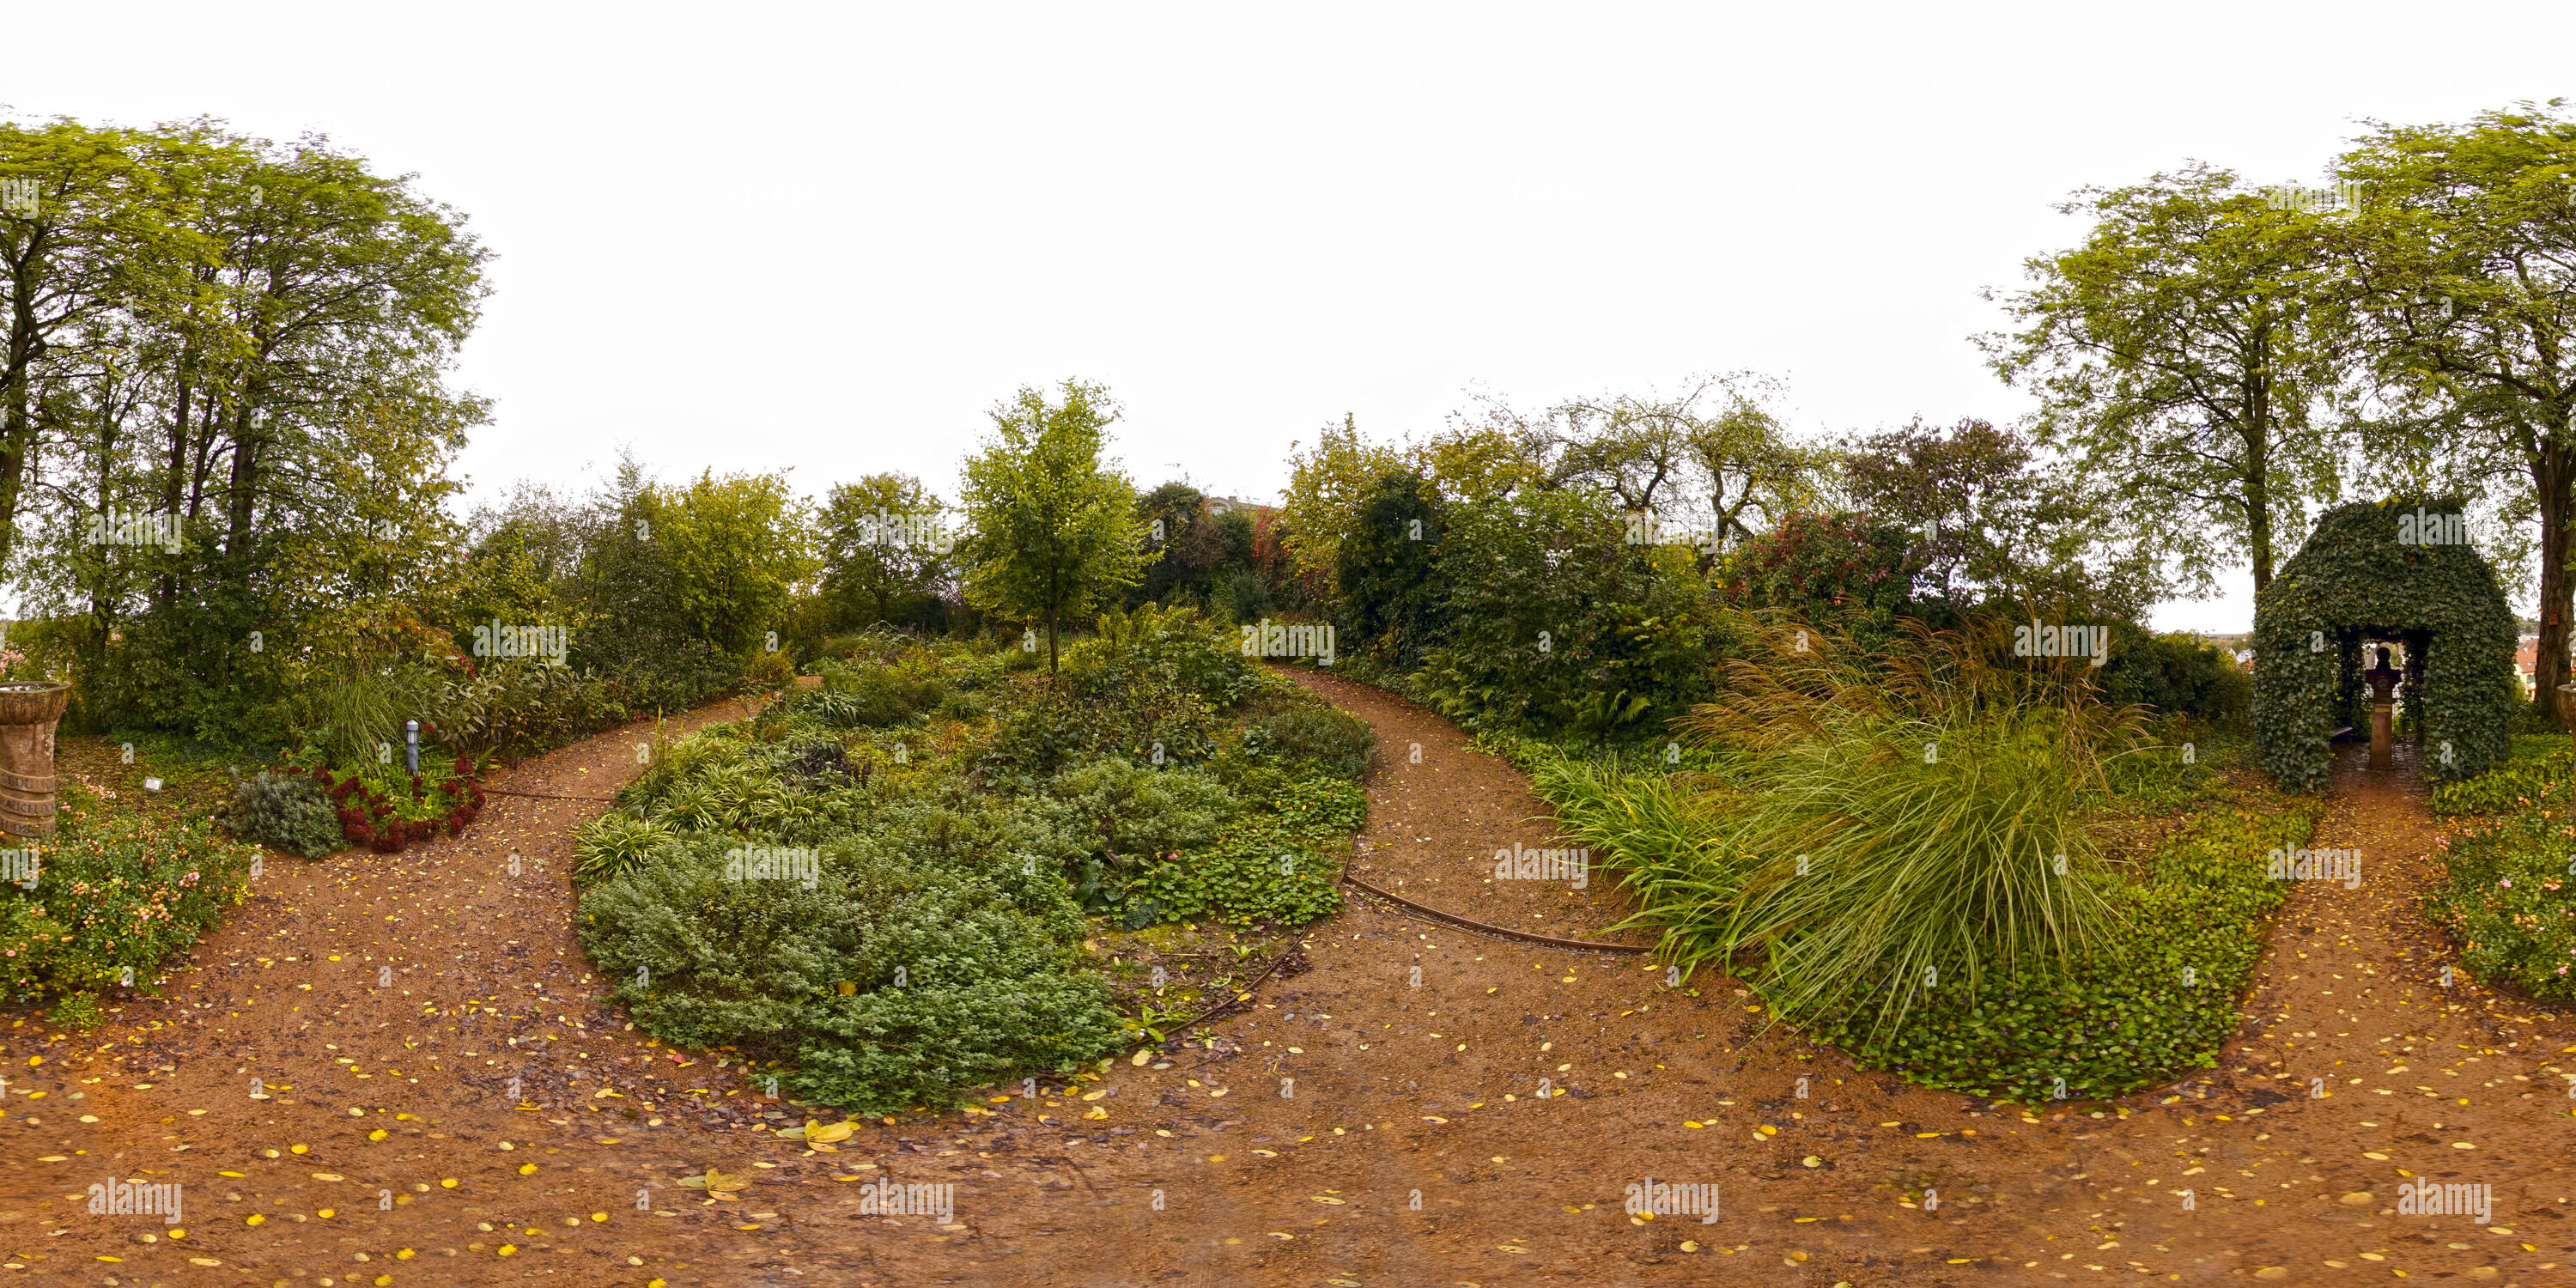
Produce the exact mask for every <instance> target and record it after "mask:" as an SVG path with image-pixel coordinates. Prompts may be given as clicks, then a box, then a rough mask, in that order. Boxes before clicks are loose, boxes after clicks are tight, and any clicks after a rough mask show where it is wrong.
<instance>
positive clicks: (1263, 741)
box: [1241, 703, 1377, 782]
mask: <svg viewBox="0 0 2576 1288" xmlns="http://www.w3.org/2000/svg"><path fill="white" fill-rule="evenodd" d="M1241 754H1242V755H1244V756H1245V757H1247V758H1252V759H1259V760H1267V761H1273V762H1278V763H1284V764H1287V765H1290V766H1295V767H1298V768H1304V769H1311V770H1314V771H1316V772H1319V773H1325V774H1330V775H1332V776H1333V777H1335V778H1347V779H1349V780H1351V781H1353V782H1357V781H1359V780H1360V779H1361V778H1362V777H1364V776H1366V775H1367V773H1368V767H1369V761H1370V760H1371V759H1372V758H1374V757H1375V756H1376V754H1377V731H1376V730H1374V729H1371V728H1370V727H1369V725H1368V722H1367V721H1365V720H1362V719H1360V718H1359V717H1357V716H1354V715H1352V714H1350V713H1349V712H1347V711H1343V710H1341V709H1339V708H1336V707H1328V706H1324V705H1321V704H1313V705H1309V704H1306V703H1299V704H1297V705H1294V706H1291V707H1289V708H1287V709H1286V710H1284V711H1278V712H1274V713H1272V714H1270V715H1267V716H1263V717H1262V718H1260V719H1258V720H1255V721H1253V722H1252V724H1251V725H1250V727H1248V728H1246V729H1245V730H1244V731H1243V743H1242V747H1241Z"/></svg>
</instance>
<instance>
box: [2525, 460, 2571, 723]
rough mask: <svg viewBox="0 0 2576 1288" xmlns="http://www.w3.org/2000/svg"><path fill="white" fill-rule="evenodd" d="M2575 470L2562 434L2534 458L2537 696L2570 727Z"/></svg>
mask: <svg viewBox="0 0 2576 1288" xmlns="http://www.w3.org/2000/svg"><path fill="white" fill-rule="evenodd" d="M2571 469H2576V449H2571V448H2570V447H2568V446H2565V445H2563V444H2562V443H2561V442H2560V441H2559V437H2558V436H2557V435H2552V436H2550V437H2548V438H2544V439H2543V440H2541V442H2540V444H2539V451H2537V452H2535V453H2533V455H2532V458H2531V481H2532V486H2533V489H2534V492H2535V494H2536V496H2537V497H2538V499H2539V502H2540V655H2539V657H2538V658H2537V659H2535V661H2534V663H2533V665H2532V680H2533V683H2534V688H2533V691H2532V697H2533V698H2534V699H2535V700H2537V701H2538V702H2539V704H2540V709H2541V710H2542V711H2543V712H2545V713H2547V715H2548V717H2549V722H2550V723H2551V724H2554V725H2558V726H2560V727H2562V728H2563V727H2565V726H2566V717H2565V714H2564V713H2563V712H2561V711H2560V710H2559V706H2560V701H2561V700H2560V696H2559V693H2558V686H2560V685H2562V684H2565V683H2567V614H2568V609H2569V603H2568V598H2569V591H2570V589H2571V587H2570V586H2569V583H2568V580H2567V555H2568V549H2567V541H2568V536H2569V532H2568V519H2569V517H2570V516H2569V513H2568V512H2569V509H2570V504H2569V502H2570V500H2571V498H2570V496H2569V493H2568V484H2569V482H2570V481H2571Z"/></svg>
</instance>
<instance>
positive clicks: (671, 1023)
mask: <svg viewBox="0 0 2576 1288" xmlns="http://www.w3.org/2000/svg"><path fill="white" fill-rule="evenodd" d="M889 823H890V826H888V827H886V828H884V829H882V830H880V831H879V832H878V833H877V834H876V835H874V836H871V837H868V838H866V839H865V840H855V841H852V842H847V843H842V844H836V845H832V846H827V847H824V848H823V849H822V853H821V856H820V859H821V880H820V883H819V885H818V886H817V887H816V888H815V889H812V890H807V889H805V888H804V887H803V886H802V885H800V884H798V883H795V882H792V881H740V880H735V881H728V880H725V879H724V875H725V854H726V851H727V850H728V849H729V848H732V847H733V846H737V845H739V844H740V841H739V840H734V839H730V838H723V837H712V838H701V839H694V840H688V841H681V842H675V843H672V844H669V845H665V846H662V847H660V848H658V849H656V850H654V851H653V852H652V854H651V856H650V858H649V859H648V860H647V861H646V862H643V863H641V864H639V865H638V866H637V867H636V868H635V869H634V870H633V871H631V872H629V873H628V874H627V875H625V876H623V877H620V878H617V879H615V880H611V881H607V882H605V883H603V884H600V885H597V886H594V887H592V888H591V889H590V890H589V891H588V892H587V893H585V894H584V895H583V896H582V901H581V920H580V924H579V930H580V933H581V937H582V941H583V944H584V946H585V947H586V948H588V949H589V951H590V954H591V957H592V959H593V960H594V961H596V962H597V963H598V964H599V967H600V969H601V970H603V971H605V972H607V973H608V974H609V975H611V976H612V977H614V978H618V979H620V980H622V981H624V982H623V983H621V985H620V986H619V989H618V995H619V997H620V998H621V999H622V1000H624V1001H625V1002H626V1003H627V1005H628V1006H629V1008H630V1009H631V1011H632V1013H633V1014H634V1016H635V1019H636V1022H637V1023H638V1024H639V1025H641V1026H642V1027H644V1028H645V1029H646V1030H647V1031H649V1032H651V1033H653V1034H655V1035H656V1036H659V1037H661V1038H663V1039H664V1040H666V1041H670V1042H674V1043H678V1044H681V1045H685V1046H691V1047H715V1046H731V1047H734V1048H737V1049H739V1050H741V1051H743V1052H745V1053H746V1054H748V1055H751V1056H753V1057H754V1058H758V1059H764V1060H783V1061H786V1062H788V1063H789V1065H790V1066H791V1068H790V1071H789V1072H788V1073H787V1074H786V1075H785V1076H784V1078H783V1080H782V1081H783V1085H784V1086H785V1087H786V1088H787V1089H788V1090H789V1091H790V1093H791V1094H793V1095H795V1096H796V1097H798V1098H800V1099H805V1100H812V1101H818V1102H821V1103H825V1104H830V1105H835V1106H839V1107H841V1108H844V1109H847V1110H852V1111H856V1112H859V1113H867V1114H882V1113H892V1112H896V1111H898V1110H903V1109H908V1108H913V1107H917V1106H924V1105H934V1106H944V1105H948V1104H951V1103H955V1102H957V1101H959V1100H961V1099H962V1098H963V1097H964V1096H965V1094H966V1093H967V1092H969V1091H971V1090H972V1089H973V1088H976V1087H980V1086H987V1085H990V1084H992V1083H994V1082H996V1081H999V1080H1002V1079H1003V1078H1005V1077H1008V1076H1011V1075H1016V1074H1020V1073H1023V1072H1028V1073H1039V1072H1054V1071H1062V1070H1066V1069H1069V1068H1071V1067H1073V1066H1074V1065H1076V1064H1079V1063H1082V1062H1085V1061H1088V1060H1093V1059H1097V1058H1099V1057H1101V1056H1103V1055H1106V1054H1108V1053H1109V1052H1110V1051H1111V1050H1113V1049H1115V1048H1116V1047H1118V1046H1119V1045H1120V1043H1121V1040H1122V1039H1121V1033H1120V1027H1119V1022H1118V1017H1117V1015H1116V1014H1115V1013H1114V1012H1112V1011H1111V1010H1110V1009H1109V1006H1108V1000H1107V999H1108V990H1107V988H1106V987H1105V986H1104V985H1103V984H1102V983H1101V982H1100V981H1099V980H1098V979H1097V978H1096V977H1093V976H1089V975H1084V974H1078V973H1076V972H1075V971H1073V969H1072V966H1073V964H1074V962H1075V960H1076V959H1077V957H1078V951H1079V949H1078V946H1079V944H1080V943H1081V940H1082V935H1083V929H1084V923H1083V921H1082V918H1081V915H1080V913H1079V912H1078V910H1076V909H1075V908H1074V906H1073V904H1072V902H1071V900H1070V899H1069V898H1068V897H1067V895H1066V892H1065V888H1064V883H1063V881H1062V879H1061V878H1060V877H1058V876H1057V875H1056V873H1055V872H1054V871H1053V870H1052V869H1045V868H1041V867H1039V865H1036V864H1033V863H1032V864H1027V865H1026V866H1023V865H1022V864H1020V863H1018V862H1015V861H1013V859H1012V857H1011V856H1010V855H1008V854H1007V853H1003V852H1002V851H1001V849H1000V847H999V846H996V845H994V844H993V842H994V841H995V840H997V839H998V837H997V832H998V830H999V829H996V828H994V827H993V826H992V825H991V820H990V819H989V818H986V819H978V818H976V817H974V816H972V815H969V814H958V813H954V812H947V811H940V810H935V809H934V810H927V811H908V812H905V813H903V814H900V815H898V816H897V817H895V818H893V819H891V820H889ZM844 986H847V987H848V989H849V991H848V992H844V991H842V990H843V988H844Z"/></svg>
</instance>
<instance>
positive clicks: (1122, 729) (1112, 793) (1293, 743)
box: [576, 611, 1373, 1114]
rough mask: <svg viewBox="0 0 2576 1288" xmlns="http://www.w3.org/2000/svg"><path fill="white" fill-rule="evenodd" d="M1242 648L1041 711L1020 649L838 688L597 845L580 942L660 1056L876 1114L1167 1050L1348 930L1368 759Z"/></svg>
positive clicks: (1172, 619) (1159, 644)
mask: <svg viewBox="0 0 2576 1288" xmlns="http://www.w3.org/2000/svg"><path fill="white" fill-rule="evenodd" d="M1230 644H1231V641H1230V640H1228V639H1227V638H1226V637H1225V636H1223V635H1221V634H1219V633H1217V632H1215V631H1214V630H1212V629H1210V628H1209V627H1207V626H1206V625H1205V624H1204V623H1201V622H1199V621H1198V620H1197V618H1196V617H1195V615H1194V614H1190V613H1187V612H1169V613H1164V612H1158V611H1148V612H1143V613H1139V614H1137V615H1136V616H1135V617H1134V618H1132V619H1129V618H1117V617H1113V619H1112V620H1110V621H1109V622H1107V623H1105V624H1104V632H1103V635H1102V637H1101V638H1098V639H1093V640H1085V641H1083V642H1081V643H1079V644H1077V645H1076V646H1074V648H1072V649H1071V650H1069V651H1068V654H1067V657H1066V662H1065V671H1064V673H1063V675H1062V676H1060V677H1057V678H1056V679H1055V680H1053V681H1050V680H1048V679H1047V678H1045V677H1042V676H1039V675H1037V674H1035V673H1034V668H1033V662H1034V658H1033V656H1032V655H1031V654H1030V653H1029V652H1027V651H1025V650H1021V649H1013V648H1008V647H1004V648H999V649H977V648H972V647H966V646H959V645H920V644H913V643H909V642H902V641H887V642H885V644H884V646H883V648H882V649H880V650H878V651H877V652H875V653H874V654H872V655H867V656H861V657H857V658H854V659H852V660H851V661H850V662H849V663H848V664H840V663H830V664H826V665H825V666H824V667H822V668H821V670H822V675H821V678H822V679H823V681H824V683H823V684H822V685H821V686H820V687H818V688H815V689H811V690H804V689H799V690H797V691H794V692H793V693H791V694H790V696H788V697H787V698H786V699H785V700H783V701H781V702H779V703H777V704H775V705H773V706H772V707H771V708H769V709H768V710H766V711H764V712H762V713H761V715H760V716H759V717H758V718H757V719H754V720H751V721H748V722H745V723H742V724H738V725H730V726H723V727H719V728H715V729H710V730H707V731H705V732H703V733H700V734H698V735H695V736H693V737H691V738H688V739H684V740H682V741H680V742H678V743H675V744H673V745H672V746H670V747H669V748H667V749H666V750H665V751H664V752H663V754H662V755H661V757H660V759H659V763H657V764H656V765H654V766H653V767H652V768H651V769H650V770H648V771H646V772H645V773H644V774H642V775H640V776H638V778H637V779H636V780H635V781H634V782H633V783H631V784H629V785H628V787H627V788H626V789H625V790H624V791H622V792H621V793H620V794H619V797H618V801H619V808H618V810H617V811H615V812H613V813H611V814H610V815H608V816H606V817H604V818H602V819H601V820H599V821H598V822H596V823H594V824H592V825H591V826H589V827H587V828H585V829H584V832H583V835H582V841H581V846H580V854H579V863H578V867H577V871H576V880H578V881H579V882H581V883H582V884H583V885H584V886H585V887H586V890H585V893H584V894H583V897H582V902H581V913H580V919H579V922H578V928H579V930H580V932H581V934H582V937H583V941H584V943H585V945H586V946H587V947H588V949H589V950H590V952H591V955H592V957H593V959H594V960H595V961H596V962H597V963H598V964H599V966H600V968H601V969H602V970H603V971H604V972H606V973H608V974H609V975H610V976H611V977H612V978H617V979H619V980H621V981H622V982H621V984H620V987H619V996H620V997H621V998H622V999H623V1000H624V1001H625V1002H626V1003H627V1005H628V1006H629V1008H630V1009H631V1011H632V1013H633V1014H634V1016H635V1019H636V1022H637V1023H638V1024H639V1025H640V1026H641V1027H643V1028H645V1029H646V1030H647V1031H649V1032H651V1033H653V1034H655V1035H656V1036H658V1037H662V1038H665V1039H667V1040H670V1041H672V1042H675V1043H679V1044H683V1045H688V1046H692V1047H705V1048H719V1049H726V1050H729V1051H733V1052H739V1053H741V1054H743V1055H745V1056H747V1057H748V1058H750V1059H752V1060H754V1061H755V1062H756V1063H757V1064H758V1065H759V1066H760V1067H762V1068H764V1069H767V1070H773V1071H775V1073H776V1076H778V1077H779V1079H780V1085H781V1088H782V1091H783V1092H785V1093H786V1094H791V1095H794V1096H797V1097H799V1098H801V1099H805V1100H808V1101H813V1102H818V1103H825V1104H830V1105H834V1106H838V1107H842V1108H846V1109H851V1110H856V1111H859V1112H864V1113H870V1114H881V1113H889V1112H893V1111H896V1110H900V1109H908V1108H914V1107H919V1106H924V1105H940V1104H947V1103H953V1102H955V1101H957V1100H959V1099H960V1098H962V1097H963V1096H965V1095H966V1094H968V1093H969V1092H972V1091H974V1090H976V1089H979V1088H983V1087H988V1086H991V1085H993V1084H995V1083H996V1082H1000V1081H1003V1080H1006V1079H1010V1078H1016V1077H1023V1076H1036V1075H1039V1074H1052V1073H1060V1072H1062V1071H1065V1070H1069V1069H1071V1068H1074V1067H1076V1066H1078V1065H1080V1064H1083V1063H1086V1062H1089V1061H1094V1060H1098V1059H1101V1058H1103V1057H1106V1056H1108V1055H1111V1054H1112V1053H1115V1052H1118V1051H1122V1050H1125V1049H1127V1048H1129V1047H1132V1046H1135V1045H1137V1044H1139V1043H1152V1042H1158V1041H1162V1040H1165V1039H1168V1038H1173V1037H1177V1036H1179V1035H1178V1033H1177V1032H1176V1031H1173V1030H1172V1029H1171V1028H1170V1027H1169V1026H1170V1024H1171V1022H1173V1021H1175V1020H1179V1019H1186V1018H1188V1017H1191V1016H1194V1015H1197V1014H1199V1013H1202V1012H1204V1011H1205V1010H1207V1009H1209V1008H1210V1007H1211V1006H1214V1005H1219V1004H1222V1002H1223V1001H1225V1000H1227V999H1226V995H1225V990H1227V989H1231V988H1236V987H1239V986H1240V985H1241V984H1243V983H1245V982H1248V981H1249V979H1250V978H1251V977H1252V976H1254V975H1256V974H1258V973H1259V972H1260V971H1261V970H1263V969H1265V968H1266V967H1267V966H1268V964H1269V963H1270V962H1272V961H1274V960H1276V959H1277V958H1278V957H1279V955H1280V953H1281V952H1283V951H1285V947H1286V940H1287V936H1288V932H1289V931H1290V930H1292V929H1293V928H1294V927H1297V926H1301V925H1304V924H1306V923H1308V922H1311V921H1312V920H1314V919H1315V918H1318V917H1321V916H1324V915H1326V914H1328V913H1330V912H1332V911H1334V910H1336V909H1337V908H1338V907H1339V895H1338V893H1337V891H1336V890H1335V888H1334V884H1333V883H1334V879H1335V877H1336V876H1337V875H1338V873H1339V871H1340V869H1341V866H1342V863H1343V861H1344V858H1345V856H1346V852H1347V845H1348V838H1349V835H1350V833H1351V832H1352V831H1354V830H1355V829H1357V827H1358V826H1359V825H1360V822H1361V821H1362V819H1363V818H1364V817H1365V814H1366V808H1367V807H1366V797H1365V794H1364V793H1363V792H1362V790H1361V789H1360V787H1359V786H1358V784H1357V779H1358V778H1359V777H1360V776H1361V775H1362V774H1363V773H1364V772H1365V770H1366V767H1367V765H1368V763H1369V758H1370V756H1371V754H1372V746H1373V744H1372V740H1371V738H1370V736H1369V734H1368V731H1367V729H1366V727H1365V726H1362V725H1359V724H1358V722H1356V721H1353V720H1351V719H1350V718H1349V717H1347V716H1343V715H1340V714H1339V713H1337V712H1333V711H1331V710H1330V709H1329V708H1326V707H1323V706H1322V705H1321V704H1320V703H1318V702H1316V701H1315V700H1313V699H1311V698H1308V697H1306V696H1305V695H1303V694H1302V693H1301V692H1299V691H1297V690H1295V689H1294V688H1293V686H1289V685H1286V684H1285V683H1283V682H1281V681H1278V680H1275V679H1273V678H1271V677H1269V676H1268V675H1267V674H1266V673H1264V672H1262V671H1260V670H1259V669H1258V668H1255V667H1253V666H1251V665H1250V664H1249V663H1247V662H1245V661H1244V660H1243V659H1242V658H1241V656H1240V654H1239V652H1238V651H1237V650H1235V649H1234V648H1232V647H1230ZM1158 970H1159V971H1160V972H1161V974H1160V975H1159V976H1157V974H1156V972H1157V971H1158Z"/></svg>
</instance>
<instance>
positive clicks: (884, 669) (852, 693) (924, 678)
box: [788, 654, 949, 729]
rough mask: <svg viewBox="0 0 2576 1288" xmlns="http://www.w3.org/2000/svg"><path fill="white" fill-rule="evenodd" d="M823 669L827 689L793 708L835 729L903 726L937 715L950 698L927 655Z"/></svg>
mask: <svg viewBox="0 0 2576 1288" xmlns="http://www.w3.org/2000/svg"><path fill="white" fill-rule="evenodd" d="M818 669H819V671H820V673H821V675H822V676H823V687H822V688H820V689H814V690H810V691H806V692H802V693H798V694H796V695H795V696H793V697H791V698H789V699H788V702H789V704H791V705H792V706H794V707H796V708H798V709H801V710H803V711H806V712H810V713H811V714H812V715H813V716H814V718H815V719H817V720H819V721H821V722H822V723H823V724H824V725H826V726H829V727H831V728H835V729H867V728H876V727H880V726H884V725H892V724H901V723H903V722H904V721H907V720H911V719H913V718H914V717H916V716H919V715H920V714H922V713H923V712H925V711H932V710H936V709H937V708H938V707H939V706H940V705H941V704H942V703H944V702H946V701H947V700H948V696H949V687H948V684H947V682H946V681H945V680H944V679H943V678H942V677H941V676H940V674H939V666H938V662H937V660H936V659H935V658H933V657H931V656H930V655H928V654H914V655H912V656H911V657H909V658H906V659H905V660H903V661H900V662H897V663H893V664H866V665H856V666H850V665H843V664H841V663H837V662H827V663H825V664H823V665H822V666H821V667H820V668H818Z"/></svg>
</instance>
